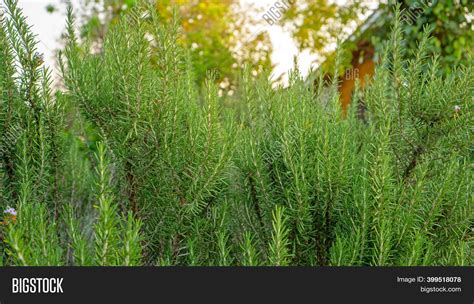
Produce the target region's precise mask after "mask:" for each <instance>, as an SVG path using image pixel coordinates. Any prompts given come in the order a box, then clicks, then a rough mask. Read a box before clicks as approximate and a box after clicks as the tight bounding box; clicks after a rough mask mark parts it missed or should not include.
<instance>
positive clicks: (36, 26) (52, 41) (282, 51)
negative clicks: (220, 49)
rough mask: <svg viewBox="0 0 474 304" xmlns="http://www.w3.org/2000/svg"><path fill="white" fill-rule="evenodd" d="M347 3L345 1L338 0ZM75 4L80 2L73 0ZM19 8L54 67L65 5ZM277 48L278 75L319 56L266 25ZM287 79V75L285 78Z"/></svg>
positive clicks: (32, 0)
mask: <svg viewBox="0 0 474 304" xmlns="http://www.w3.org/2000/svg"><path fill="white" fill-rule="evenodd" d="M240 1H241V3H242V4H253V5H256V6H257V7H260V8H262V9H263V10H267V9H269V8H270V7H272V5H274V4H275V2H278V0H240ZM338 2H344V0H338ZM72 3H73V5H74V4H77V3H79V0H72ZM48 4H53V5H54V6H55V7H56V8H57V9H59V13H58V12H55V13H54V14H50V13H48V12H46V6H47V5H48ZM19 6H20V7H21V8H23V12H24V13H25V15H26V16H27V17H28V22H29V24H30V25H32V30H33V32H34V33H35V34H37V35H38V38H39V41H40V44H39V46H38V51H39V52H41V53H44V54H45V61H46V63H47V64H48V65H49V66H54V63H55V62H56V59H55V58H54V53H53V52H54V50H56V49H58V47H59V45H58V40H59V37H60V35H61V33H62V32H63V31H64V26H65V16H64V14H65V4H64V3H62V2H61V0H19ZM265 30H267V31H268V33H269V35H270V39H271V42H272V45H273V54H272V62H273V63H274V64H275V70H274V71H273V73H274V75H275V76H279V75H281V74H284V73H286V72H287V71H289V70H290V69H291V68H292V67H293V57H294V56H295V55H296V56H298V61H299V68H300V71H302V73H303V75H304V74H306V72H307V71H308V69H309V68H310V66H311V62H313V61H314V60H315V59H317V55H315V54H310V53H309V52H307V51H305V52H302V53H298V49H297V47H296V44H295V43H294V42H293V40H292V38H291V36H290V34H289V33H287V32H284V31H283V30H282V29H281V27H279V26H278V25H273V26H269V25H266V27H265ZM284 79H286V76H285V77H284Z"/></svg>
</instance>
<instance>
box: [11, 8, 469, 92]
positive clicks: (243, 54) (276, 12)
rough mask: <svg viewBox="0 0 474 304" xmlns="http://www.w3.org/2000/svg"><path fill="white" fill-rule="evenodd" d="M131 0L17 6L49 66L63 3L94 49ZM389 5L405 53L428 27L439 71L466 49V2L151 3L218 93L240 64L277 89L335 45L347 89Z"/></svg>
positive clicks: (386, 21) (370, 60)
mask: <svg viewBox="0 0 474 304" xmlns="http://www.w3.org/2000/svg"><path fill="white" fill-rule="evenodd" d="M135 1H136V0H71V1H65V0H19V5H20V6H21V7H22V8H23V9H24V12H25V14H26V15H27V16H28V18H29V22H30V24H32V26H33V31H34V32H35V33H36V34H37V35H38V37H39V40H40V45H39V52H41V53H44V54H45V60H46V62H47V63H48V64H49V65H50V66H54V65H55V53H56V51H57V50H58V49H60V48H61V45H62V39H61V35H62V33H63V32H64V25H65V10H66V6H67V4H68V3H70V4H71V5H72V6H73V8H74V11H75V14H76V16H77V18H78V24H77V30H78V33H79V34H80V36H81V37H82V38H83V39H90V40H92V41H94V42H95V43H96V45H97V46H98V47H99V48H100V44H101V42H102V39H103V37H104V33H105V32H106V31H107V29H108V28H109V27H110V26H113V24H114V22H115V20H116V19H117V18H119V16H120V15H121V14H124V13H126V12H127V10H129V9H130V8H131V7H133V6H134V5H135ZM396 2H398V3H400V5H401V6H402V8H403V9H404V18H403V20H404V29H405V34H406V37H407V39H406V40H405V44H406V50H407V51H408V53H409V50H410V49H412V48H414V47H415V46H416V42H417V39H418V38H419V37H420V36H421V33H422V31H423V28H424V27H430V28H431V30H432V33H433V40H432V45H431V47H432V50H433V51H435V52H438V53H440V54H441V63H442V65H443V67H444V70H445V72H446V73H449V72H450V69H451V68H452V67H453V66H454V65H455V64H458V63H462V62H463V60H465V59H466V58H467V57H468V54H469V53H471V52H472V49H473V35H474V34H473V33H474V30H473V29H474V25H473V23H472V22H473V6H474V4H473V2H472V1H471V0H443V1H436V0H403V1H376V0H360V1H346V0H334V1H327V0H278V1H275V0H159V1H156V2H155V6H156V9H157V10H158V12H159V14H160V16H161V17H162V18H163V20H164V22H169V21H170V20H171V18H172V9H173V7H177V8H178V11H179V15H180V17H181V20H180V22H181V26H182V32H183V35H182V41H181V42H182V43H183V44H184V45H185V46H186V48H187V49H189V50H190V53H191V57H192V62H193V65H194V68H195V71H196V74H197V81H198V82H202V81H203V80H204V79H205V77H206V73H207V71H209V70H213V71H215V72H216V75H218V76H217V81H219V82H220V83H221V88H222V89H224V90H227V91H230V92H232V84H233V80H234V79H235V77H234V75H235V72H236V70H238V68H240V67H242V66H243V64H248V65H250V66H251V67H252V70H253V73H254V74H258V73H261V72H262V71H264V70H268V69H269V70H271V71H272V75H271V78H272V79H273V80H275V82H276V83H282V84H285V83H287V80H288V71H289V70H290V69H292V68H293V66H294V62H295V58H296V59H297V66H298V67H299V69H300V72H301V73H302V74H303V75H307V74H308V72H309V71H310V70H311V69H313V70H314V69H317V68H320V67H323V68H324V67H326V68H330V67H331V66H332V61H333V59H334V50H335V47H336V45H337V41H339V44H340V45H341V46H342V48H343V50H344V56H343V58H344V60H343V62H344V65H343V69H342V70H341V71H340V73H341V75H342V76H343V77H344V80H345V81H347V82H348V84H347V85H346V86H347V87H348V89H347V90H349V91H350V90H351V89H352V85H353V82H354V80H355V79H356V78H361V79H363V78H364V76H365V75H366V74H369V75H370V74H371V73H372V72H373V65H374V62H376V61H377V54H378V50H379V49H380V46H381V42H382V41H384V40H385V39H386V38H387V35H388V32H389V30H390V21H391V20H392V19H393V15H392V12H393V5H394V4H395V3H396ZM342 91H344V88H342Z"/></svg>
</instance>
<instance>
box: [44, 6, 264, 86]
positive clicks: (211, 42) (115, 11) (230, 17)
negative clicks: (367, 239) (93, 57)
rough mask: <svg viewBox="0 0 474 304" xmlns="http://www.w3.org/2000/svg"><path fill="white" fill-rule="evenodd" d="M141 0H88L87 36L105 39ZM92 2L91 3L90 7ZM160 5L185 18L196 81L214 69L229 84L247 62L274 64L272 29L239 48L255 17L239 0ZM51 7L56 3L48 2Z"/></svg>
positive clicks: (258, 68)
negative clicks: (246, 11)
mask: <svg viewBox="0 0 474 304" xmlns="http://www.w3.org/2000/svg"><path fill="white" fill-rule="evenodd" d="M135 3H136V0H83V5H81V6H82V7H83V9H82V14H80V16H79V21H81V24H82V26H81V28H80V33H81V37H83V38H86V37H87V38H89V39H91V40H92V41H94V42H96V43H98V45H102V43H103V38H104V35H105V33H106V32H107V30H108V28H109V27H110V26H113V25H114V24H115V23H117V21H118V19H119V17H120V16H121V15H122V14H124V13H126V12H127V11H128V10H129V9H130V8H131V7H133V6H135ZM84 7H86V8H84ZM155 7H156V9H157V12H158V15H159V17H160V18H162V19H163V20H164V23H170V22H172V20H173V8H175V7H176V8H177V9H178V13H179V17H180V18H181V19H180V20H181V31H182V35H181V38H180V40H179V42H180V44H181V45H182V46H184V48H185V49H187V50H189V56H190V59H191V64H192V66H193V70H194V73H195V74H196V81H197V82H198V84H203V83H204V80H205V78H206V74H207V73H208V71H213V74H214V75H215V76H214V77H215V80H216V81H217V82H218V83H222V86H223V88H224V87H228V85H229V84H230V83H233V82H234V79H235V76H234V71H235V69H236V68H237V67H241V65H242V64H243V63H244V62H245V63H246V64H249V65H251V66H252V67H253V69H254V70H255V72H262V71H263V70H264V69H266V68H268V67H270V66H271V60H270V55H271V52H272V48H271V43H270V40H269V37H268V35H267V34H266V33H260V34H259V35H256V36H255V37H253V36H252V37H250V38H251V39H247V40H248V41H246V45H245V48H246V51H245V52H236V49H237V48H238V47H239V43H240V41H241V40H244V39H246V37H249V36H250V35H251V34H252V32H251V27H252V24H254V23H255V20H252V19H251V18H249V16H248V15H247V14H245V12H243V10H244V8H243V7H241V6H240V4H239V1H238V0H222V1H215V0H192V1H189V0H160V1H156V3H155ZM47 9H48V11H54V8H52V7H48V8H47Z"/></svg>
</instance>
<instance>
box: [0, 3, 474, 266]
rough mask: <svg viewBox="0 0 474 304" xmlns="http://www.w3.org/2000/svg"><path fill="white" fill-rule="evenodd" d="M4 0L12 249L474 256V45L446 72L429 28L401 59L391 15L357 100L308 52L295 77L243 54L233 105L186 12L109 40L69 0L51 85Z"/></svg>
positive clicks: (310, 259) (424, 260) (275, 258)
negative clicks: (82, 35) (57, 83)
mask: <svg viewBox="0 0 474 304" xmlns="http://www.w3.org/2000/svg"><path fill="white" fill-rule="evenodd" d="M5 5H6V9H5V12H6V13H7V14H6V15H5V16H3V17H2V22H1V25H2V26H1V28H0V40H1V42H2V43H0V56H1V57H0V67H1V69H0V88H1V92H0V93H1V95H0V96H1V99H0V102H1V104H2V108H1V113H0V128H2V129H1V130H2V146H1V148H2V149H1V152H2V155H1V156H2V166H1V168H0V174H1V176H2V183H1V188H0V191H1V195H2V196H1V197H2V206H3V207H5V208H6V207H7V206H8V207H15V208H16V209H17V212H18V218H17V219H16V221H13V220H10V221H9V222H7V223H6V222H5V221H4V224H5V225H2V227H1V228H0V237H1V238H2V239H3V240H4V242H3V244H2V245H1V246H2V247H0V248H1V249H2V252H3V254H2V258H1V259H0V263H1V264H3V265H141V264H145V265H219V266H227V265H244V266H257V265H279V266H284V265H472V264H473V251H472V248H473V241H474V240H473V231H472V221H473V212H472V190H471V189H472V188H471V186H472V182H471V181H472V177H473V176H472V156H471V148H472V144H471V142H472V138H471V135H470V134H471V133H470V128H471V122H472V109H471V104H472V101H473V96H474V94H473V87H474V83H473V81H474V78H473V77H472V75H473V74H472V70H473V67H472V60H471V61H470V65H468V66H461V67H456V68H454V72H453V73H451V74H450V75H449V76H443V75H442V73H439V71H440V70H439V67H438V59H437V58H428V57H427V56H426V54H427V51H428V50H427V45H429V43H428V42H429V40H430V36H429V33H428V32H426V33H425V35H424V38H423V40H422V41H420V42H419V47H418V49H417V50H414V52H415V53H414V56H413V58H415V59H414V60H406V59H405V58H406V54H405V52H404V51H403V50H402V49H401V45H402V43H401V41H402V39H403V35H402V32H401V30H400V21H399V20H400V18H399V16H398V17H397V18H396V20H395V22H394V28H393V32H392V37H391V39H390V41H388V42H387V44H386V49H385V52H384V56H383V58H382V59H381V62H380V63H379V65H378V67H377V69H376V73H375V76H374V79H373V80H372V81H371V82H370V84H369V85H368V86H367V87H366V88H365V89H363V90H362V89H358V90H357V91H356V93H355V94H354V97H353V103H352V104H353V107H352V108H351V109H349V112H348V113H347V115H345V114H344V113H343V112H342V111H341V108H340V103H339V97H338V90H337V88H338V83H337V77H333V80H332V81H331V82H330V83H328V84H326V85H323V83H324V81H323V77H322V75H317V76H316V77H317V78H318V80H317V81H314V80H315V79H313V78H314V77H313V78H311V77H310V78H309V79H307V80H304V79H303V78H302V77H301V76H300V74H299V72H298V71H297V70H295V71H294V72H293V73H292V75H291V77H290V83H289V86H288V87H287V88H282V87H278V88H272V84H271V83H269V81H268V80H267V78H266V77H265V76H262V77H260V78H258V79H254V78H252V77H251V76H250V72H249V70H250V69H247V70H244V71H243V72H242V76H241V77H240V81H239V86H238V89H237V91H236V95H235V96H234V97H233V101H232V104H233V105H235V107H236V108H237V109H238V110H239V111H235V109H234V108H230V107H228V106H225V104H226V102H224V100H223V98H221V97H219V91H218V87H217V85H216V84H214V81H213V79H214V75H213V74H212V73H209V79H208V81H207V82H206V85H205V87H203V88H196V87H195V83H196V82H195V81H194V76H193V71H192V69H191V68H190V66H191V65H190V63H189V56H187V52H186V50H183V49H182V48H181V47H179V46H178V44H177V43H176V39H177V38H178V37H179V29H178V27H177V25H176V24H178V23H177V22H175V23H174V24H171V25H163V23H162V22H161V20H160V19H159V17H158V15H157V14H156V12H155V10H154V9H153V7H152V6H147V5H145V4H137V6H136V7H134V8H133V9H132V10H131V11H130V12H129V13H127V14H125V15H124V16H122V17H121V19H120V20H119V21H118V22H117V23H116V24H114V25H113V26H112V27H111V28H110V30H109V32H108V33H107V35H106V37H105V40H104V45H103V47H102V48H101V50H100V51H97V49H96V48H94V45H92V44H90V43H88V42H87V41H78V40H77V38H76V37H75V33H74V17H73V14H72V11H71V10H69V11H68V29H67V39H68V41H67V44H66V46H65V48H64V50H63V51H62V52H61V54H60V58H59V59H60V65H61V70H62V80H63V81H64V84H65V87H66V90H65V91H64V92H60V93H57V94H52V93H51V84H50V80H49V77H48V73H47V71H46V70H45V69H44V68H42V67H41V66H40V65H38V64H37V63H36V61H35V60H37V59H35V58H37V56H36V55H35V44H34V39H33V37H32V35H31V34H30V32H29V30H28V28H27V26H26V23H25V20H24V18H23V17H22V15H21V12H20V11H19V10H18V9H17V8H16V1H15V0H5ZM397 14H398V13H397ZM15 67H17V69H18V75H19V76H16V73H15ZM337 70H338V66H337V64H336V66H335V72H337ZM335 75H337V73H335ZM314 83H318V84H319V85H317V86H315V85H313V84H314ZM358 103H364V104H365V105H366V110H365V111H364V112H363V113H362V115H363V119H360V116H361V113H359V114H358V113H356V112H357V109H356V108H357V104H358ZM14 128H18V129H14ZM15 130H17V131H15ZM11 134H17V135H18V137H17V138H16V137H12V136H11ZM96 136H98V137H99V139H98V141H100V142H102V144H98V145H97V146H95V145H94V142H95V141H97V139H96V138H95V137H96ZM11 142H13V143H14V144H10V143H11ZM106 151H108V152H106ZM94 155H95V156H96V157H94ZM93 207H95V208H93Z"/></svg>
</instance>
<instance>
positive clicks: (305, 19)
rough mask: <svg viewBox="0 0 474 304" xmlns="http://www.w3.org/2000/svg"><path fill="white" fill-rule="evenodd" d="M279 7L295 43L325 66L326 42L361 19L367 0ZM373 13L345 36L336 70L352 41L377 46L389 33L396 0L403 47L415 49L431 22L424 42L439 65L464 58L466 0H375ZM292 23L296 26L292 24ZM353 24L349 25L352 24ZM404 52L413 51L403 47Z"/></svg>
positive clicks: (468, 39)
mask: <svg viewBox="0 0 474 304" xmlns="http://www.w3.org/2000/svg"><path fill="white" fill-rule="evenodd" d="M293 2H295V3H294V4H293V5H291V7H290V9H288V10H287V11H286V12H285V18H284V23H285V26H287V27H289V28H291V29H292V32H293V37H294V38H295V40H296V41H297V42H298V45H299V47H300V49H310V50H311V51H313V52H317V53H319V54H321V55H323V56H326V58H327V60H326V64H324V65H323V68H324V67H328V68H331V67H332V66H333V62H334V55H335V54H333V52H332V50H330V49H327V45H328V42H329V43H331V42H332V43H334V42H336V40H337V38H340V39H342V40H344V39H345V38H347V37H348V33H350V31H352V30H354V29H355V28H357V26H360V25H361V24H362V23H363V22H364V21H363V20H362V19H361V16H362V14H364V13H366V12H368V10H369V3H370V1H367V0H359V1H348V3H347V4H345V5H336V4H334V3H329V2H328V1H325V0H317V1H314V0H294V1H293ZM380 2H381V3H380V4H379V7H378V9H377V11H378V13H380V14H378V17H377V18H376V19H377V20H375V22H374V23H373V24H371V25H370V27H369V28H368V29H365V30H364V31H361V29H360V28H359V29H358V30H359V32H360V33H358V32H357V30H356V32H355V35H356V36H358V37H357V39H356V40H346V41H345V42H344V49H345V50H346V55H345V56H344V58H343V64H342V65H341V72H342V71H343V70H344V69H343V68H344V67H347V66H348V65H349V64H350V62H351V59H352V58H351V52H350V51H351V50H354V49H355V48H357V41H358V40H361V39H366V40H368V41H372V43H373V44H374V45H376V46H380V45H381V42H382V41H385V40H387V39H388V38H389V37H390V33H391V28H390V24H391V20H393V18H394V15H393V7H394V5H395V4H396V3H400V5H401V9H402V16H403V18H402V21H403V22H402V29H403V31H404V32H405V39H404V41H403V44H404V47H403V49H404V50H415V49H416V48H417V45H416V44H417V42H418V41H419V40H420V39H421V38H422V36H423V28H424V27H431V28H432V39H431V40H430V42H429V45H428V48H429V49H430V53H431V54H434V53H436V54H439V56H440V65H441V67H442V68H443V70H444V71H445V72H446V73H449V72H450V71H451V69H452V67H453V66H454V65H457V64H459V63H466V60H467V58H468V53H469V52H471V50H472V49H473V46H474V45H473V43H474V31H473V29H474V27H473V26H474V25H473V20H474V14H473V13H474V4H473V2H472V1H469V0H457V1H453V0H449V1H439V0H389V1H380ZM295 25H296V26H295ZM354 25H355V27H354ZM362 32H363V33H362ZM407 53H408V54H407V55H408V56H409V57H410V56H412V55H413V51H411V52H410V51H409V52H407Z"/></svg>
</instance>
